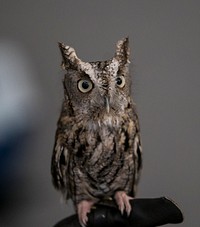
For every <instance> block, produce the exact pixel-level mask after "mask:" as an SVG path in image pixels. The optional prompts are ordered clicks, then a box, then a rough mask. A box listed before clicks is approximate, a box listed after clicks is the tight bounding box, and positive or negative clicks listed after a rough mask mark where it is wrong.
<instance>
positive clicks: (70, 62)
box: [58, 43, 81, 70]
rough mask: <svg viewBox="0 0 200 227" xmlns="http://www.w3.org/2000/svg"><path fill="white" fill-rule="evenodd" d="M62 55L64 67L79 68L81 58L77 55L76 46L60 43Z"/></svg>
mask: <svg viewBox="0 0 200 227" xmlns="http://www.w3.org/2000/svg"><path fill="white" fill-rule="evenodd" d="M58 46H59V48H60V51H61V55H62V63H61V67H62V68H63V69H66V70H67V69H69V68H74V69H77V68H78V65H79V63H80V61H81V60H80V59H79V58H78V57H77V55H76V52H75V50H74V48H72V47H70V46H65V45H64V44H63V43H58Z"/></svg>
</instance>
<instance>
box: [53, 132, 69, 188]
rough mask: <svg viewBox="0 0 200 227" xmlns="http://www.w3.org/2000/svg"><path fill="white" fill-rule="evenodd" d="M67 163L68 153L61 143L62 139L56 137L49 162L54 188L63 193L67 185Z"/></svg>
mask: <svg viewBox="0 0 200 227" xmlns="http://www.w3.org/2000/svg"><path fill="white" fill-rule="evenodd" d="M68 161H69V151H68V149H67V148H66V146H65V145H64V144H63V143H62V138H60V136H59V135H58V136H56V141H55V145H54V150H53V155H52V161H51V174H52V180H53V184H54V186H55V188H57V189H59V190H61V191H63V192H64V191H65V190H66V185H67V177H66V173H67V168H68Z"/></svg>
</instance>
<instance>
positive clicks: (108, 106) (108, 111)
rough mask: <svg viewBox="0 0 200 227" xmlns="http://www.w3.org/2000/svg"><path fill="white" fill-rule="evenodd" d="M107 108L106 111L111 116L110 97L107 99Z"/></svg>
mask: <svg viewBox="0 0 200 227" xmlns="http://www.w3.org/2000/svg"><path fill="white" fill-rule="evenodd" d="M105 107H106V111H107V113H108V114H109V113H110V100H109V97H105Z"/></svg>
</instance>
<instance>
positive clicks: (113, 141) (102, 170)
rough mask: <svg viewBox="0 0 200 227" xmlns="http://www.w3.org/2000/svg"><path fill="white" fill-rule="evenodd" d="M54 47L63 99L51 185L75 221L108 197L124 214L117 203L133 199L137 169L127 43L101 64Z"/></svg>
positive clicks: (68, 49) (138, 156)
mask: <svg viewBox="0 0 200 227" xmlns="http://www.w3.org/2000/svg"><path fill="white" fill-rule="evenodd" d="M59 48H60V50H61V54H62V58H63V62H62V67H63V69H65V70H66V75H65V78H64V80H63V85H64V94H65V99H64V101H63V105H62V111H61V115H60V118H59V120H58V124H57V131H56V137H55V146H54V151H53V156H52V167H51V170H52V176H53V183H54V185H55V187H56V188H57V189H59V190H61V191H62V193H63V194H64V195H65V197H66V199H68V198H72V200H73V202H74V204H75V206H76V207H77V212H78V214H79V219H84V218H85V217H83V216H86V214H87V212H88V211H89V209H90V207H91V206H92V205H93V204H94V203H96V202H98V201H99V200H103V199H106V198H108V197H111V198H115V199H116V202H117V204H118V205H119V208H120V210H121V211H122V212H123V209H124V208H125V209H126V210H128V208H127V206H128V205H127V203H128V202H126V201H124V202H122V203H121V202H120V201H121V198H124V196H125V197H126V195H127V197H126V200H127V201H128V200H129V199H130V197H128V196H131V197H134V196H135V187H136V185H137V183H138V179H139V175H140V170H141V165H142V157H141V144H140V129H139V122H138V116H137V114H136V110H135V104H134V103H133V101H132V98H131V90H130V84H131V76H130V74H129V63H130V62H129V52H130V51H129V44H128V38H126V39H123V40H120V41H119V42H118V43H117V47H116V53H115V56H114V57H113V58H112V59H111V60H107V61H101V62H83V61H82V60H80V59H79V58H78V57H77V55H76V53H75V51H74V49H73V48H71V47H69V46H65V45H64V44H61V43H59ZM116 192H120V193H121V192H122V194H123V195H122V196H121V194H120V193H116ZM115 195H116V196H115ZM118 197H119V198H118ZM87 202H88V203H87ZM80 204H81V205H80ZM88 204H90V205H88ZM87 205H88V206H89V208H88V210H87V208H85V207H88V206H87ZM85 209H86V211H85V212H83V210H85ZM81 210H82V211H81ZM81 212H82V213H84V214H82V216H81ZM128 212H130V210H129V211H128ZM81 221H82V223H83V224H85V222H86V221H85V220H80V222H81Z"/></svg>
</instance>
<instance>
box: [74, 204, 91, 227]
mask: <svg viewBox="0 0 200 227" xmlns="http://www.w3.org/2000/svg"><path fill="white" fill-rule="evenodd" d="M93 205H94V202H93V201H89V200H82V201H81V202H80V203H78V205H77V212H78V219H79V222H80V224H81V226H83V227H84V226H86V224H87V221H88V217H87V214H88V213H90V210H91V208H92V206H93Z"/></svg>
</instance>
